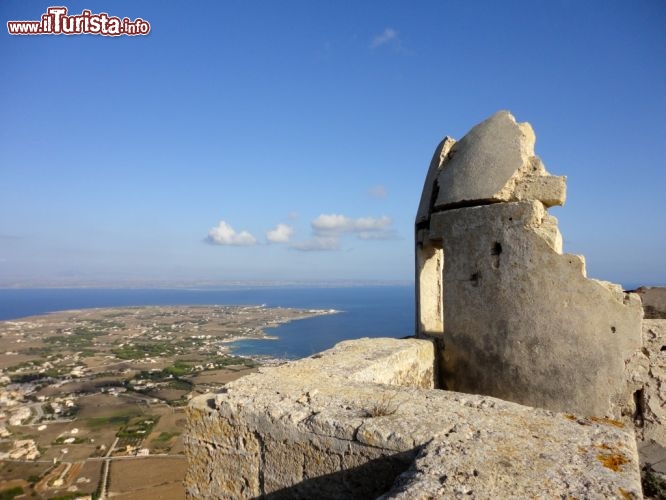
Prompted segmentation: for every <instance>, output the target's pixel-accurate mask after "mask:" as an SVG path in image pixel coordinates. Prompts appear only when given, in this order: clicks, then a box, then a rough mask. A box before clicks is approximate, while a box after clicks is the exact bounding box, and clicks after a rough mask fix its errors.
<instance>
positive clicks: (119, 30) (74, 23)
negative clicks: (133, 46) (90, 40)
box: [7, 7, 150, 36]
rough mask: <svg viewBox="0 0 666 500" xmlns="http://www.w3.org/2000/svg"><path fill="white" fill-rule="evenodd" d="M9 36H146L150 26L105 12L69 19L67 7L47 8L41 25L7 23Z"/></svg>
mask: <svg viewBox="0 0 666 500" xmlns="http://www.w3.org/2000/svg"><path fill="white" fill-rule="evenodd" d="M7 30H8V31H9V34H10V35H62V34H64V35H102V36H121V35H129V36H134V35H147V34H148V33H150V23H149V22H148V21H144V20H143V19H141V18H140V17H137V18H136V19H135V20H134V21H130V20H129V18H127V17H124V18H122V19H120V18H119V17H115V16H109V15H108V14H107V13H106V12H102V13H100V14H93V13H92V12H91V11H89V10H84V11H83V12H81V14H79V15H74V16H68V15H67V7H49V8H48V9H46V14H42V19H41V20H40V21H7Z"/></svg>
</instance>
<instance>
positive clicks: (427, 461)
mask: <svg viewBox="0 0 666 500" xmlns="http://www.w3.org/2000/svg"><path fill="white" fill-rule="evenodd" d="M387 340H388V339H387ZM373 342H374V340H373V341H367V340H364V341H361V342H359V344H360V345H363V346H364V348H365V349H370V350H371V351H372V352H380V351H382V350H385V349H384V347H385V346H386V344H387V342H386V340H385V339H378V340H377V349H372V347H373V346H372V343H373ZM350 343H351V344H353V342H350ZM350 343H345V345H343V346H341V347H340V348H334V349H331V350H329V351H326V352H324V353H322V356H318V357H315V358H310V359H306V360H301V361H297V362H294V363H291V364H289V365H287V366H284V367H280V368H277V369H267V370H265V371H263V372H262V373H259V374H255V375H251V376H248V377H245V378H243V379H240V380H238V381H236V382H233V383H230V384H229V385H228V386H227V391H226V392H225V393H224V394H219V395H216V396H214V397H213V396H201V397H200V398H197V399H195V400H193V401H192V403H191V404H190V408H189V410H188V412H189V417H190V422H189V429H190V430H189V434H188V437H187V439H186V443H187V452H188V457H189V458H190V471H188V478H187V481H186V488H187V492H188V495H189V497H191V498H195V497H196V498H247V497H254V496H261V495H265V496H268V497H270V498H313V497H316V498H323V499H326V498H330V499H333V498H359V499H360V498H374V497H377V496H380V495H381V494H386V495H387V498H393V497H396V498H410V497H415V498H424V497H426V496H427V494H430V493H432V494H433V495H435V496H442V495H443V496H445V497H446V496H455V495H456V494H458V493H460V492H462V491H463V490H464V491H467V490H471V491H474V492H475V494H476V496H477V497H480V498H484V495H485V497H487V498H490V497H491V496H493V495H494V496H495V498H505V497H511V496H516V494H517V495H518V496H523V494H525V495H527V494H528V493H529V494H531V495H538V494H542V493H543V492H544V491H546V492H547V494H548V495H549V496H558V497H559V496H562V497H567V496H568V495H578V496H580V497H581V498H586V497H597V496H604V495H606V494H608V493H609V492H619V491H620V488H622V490H623V491H626V492H627V494H628V495H634V496H638V495H640V483H639V474H638V465H637V464H638V462H637V455H636V447H635V441H634V437H633V432H632V430H631V429H627V428H624V426H623V424H622V423H619V422H614V421H610V420H604V419H596V420H594V419H591V420H586V419H581V418H578V417H575V416H573V415H564V414H556V413H551V412H549V411H545V410H539V409H534V408H529V407H525V406H521V405H518V404H514V403H509V402H506V401H501V400H498V399H495V398H492V397H487V396H476V395H469V394H460V393H454V392H446V391H440V390H433V389H420V388H418V387H405V386H394V385H387V384H379V383H376V382H366V381H356V380H352V379H350V378H349V377H347V376H346V375H345V373H344V372H337V371H334V374H333V375H331V373H330V372H328V373H327V371H326V370H325V369H324V367H329V366H330V364H329V363H330V362H331V361H330V360H331V359H337V360H338V362H339V363H340V365H345V363H347V362H348V361H349V359H346V354H345V353H350V355H351V359H354V363H359V365H357V370H359V371H361V372H363V371H364V369H367V366H364V363H367V364H369V365H372V366H375V368H378V365H379V364H381V360H380V358H381V356H376V355H375V356H373V355H371V356H368V358H369V359H368V360H364V359H363V358H362V357H355V356H356V352H357V351H356V349H353V348H352V347H353V346H350ZM396 343H397V344H396ZM400 343H404V344H405V347H406V350H407V351H409V350H411V349H412V347H411V346H412V345H413V344H414V341H407V340H401V341H399V340H395V339H393V340H388V344H395V345H393V348H392V349H390V350H388V354H386V357H384V360H385V364H387V365H388V366H387V367H386V369H382V370H379V369H377V373H383V374H384V375H383V376H384V377H386V378H387V379H389V380H392V379H394V377H393V376H392V375H391V374H390V373H389V372H390V370H389V369H388V368H389V367H390V364H391V362H392V360H393V359H395V353H396V349H397V350H399V348H398V346H399V345H400ZM382 346H384V347H382ZM317 364H321V367H322V368H321V369H320V371H319V373H320V375H321V376H319V377H312V376H311V375H312V374H313V373H314V372H315V371H316V365H317ZM324 374H326V376H324ZM293 415H298V417H295V418H293ZM216 419H218V420H220V421H222V422H224V423H222V424H220V425H217V426H216V425H212V422H211V421H212V420H216ZM202 421H205V422H207V423H206V424H205V425H202V424H201V422H202ZM211 430H215V432H219V431H222V432H223V433H229V432H231V433H232V434H235V435H236V437H235V438H232V439H229V438H227V437H225V438H223V439H222V440H221V441H220V442H218V436H217V435H216V434H209V435H208V434H206V433H207V432H209V431H211ZM248 436H252V437H253V439H254V442H256V443H257V445H258V448H259V451H258V453H254V452H252V453H249V454H248V453H247V450H254V449H255V448H254V447H253V446H245V449H244V450H243V449H242V448H240V447H239V448H238V449H236V450H234V448H233V447H229V443H240V442H242V441H243V439H246V438H247V437H248ZM202 450H206V451H205V452H204V451H202ZM417 455H418V456H419V459H418V460H417V461H416V462H415V463H414V462H413V460H414V459H415V458H416V457H417ZM246 461H247V463H245V462H246ZM410 464H411V466H412V469H410V470H409V471H407V469H408V468H409V467H410ZM406 471H407V472H406ZM535 471H536V472H535ZM403 472H404V473H405V474H403V475H402V476H401V474H402V473H403ZM398 477H399V479H398V482H397V483H396V487H395V488H394V489H391V488H392V485H393V483H394V481H395V480H396V478H398ZM442 478H447V479H446V480H444V481H443V482H442ZM414 484H415V485H416V486H413V485H414ZM421 491H422V492H424V493H423V494H421ZM486 492H488V494H486ZM517 492H518V493H517ZM490 493H492V495H491V494H490Z"/></svg>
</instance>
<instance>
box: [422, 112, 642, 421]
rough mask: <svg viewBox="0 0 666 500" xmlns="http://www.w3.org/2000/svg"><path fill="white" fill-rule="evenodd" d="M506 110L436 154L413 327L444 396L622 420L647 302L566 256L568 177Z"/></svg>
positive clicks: (630, 407)
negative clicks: (563, 211)
mask: <svg viewBox="0 0 666 500" xmlns="http://www.w3.org/2000/svg"><path fill="white" fill-rule="evenodd" d="M534 142H535V137H534V133H533V131H532V128H531V127H530V126H529V124H527V123H522V124H519V123H516V121H515V119H514V118H513V116H511V115H510V114H509V113H508V112H499V113H497V114H495V115H494V116H492V117H491V118H489V119H488V120H486V121H484V122H483V123H481V124H479V125H477V126H476V127H474V128H473V129H472V130H471V131H470V132H469V133H468V134H467V135H466V136H465V137H464V138H463V139H461V140H460V141H459V142H455V141H453V140H452V139H448V138H447V139H445V140H444V141H443V142H442V143H441V144H440V146H439V147H438V149H437V151H436V152H435V156H434V157H433V162H432V163H431V166H430V171H429V173H428V176H427V179H426V184H425V186H424V189H423V195H422V198H421V203H420V206H419V211H418V214H417V218H416V259H417V276H416V278H417V288H418V290H417V328H418V332H419V336H421V337H424V338H433V339H436V340H437V345H438V351H439V361H440V366H439V373H440V377H439V385H440V387H441V388H445V389H449V390H455V391H462V392H469V393H475V394H487V395H491V396H495V397H499V398H502V399H506V400H509V401H514V402H518V403H522V404H527V405H530V406H537V407H542V408H548V409H551V410H556V411H573V412H578V413H581V414H584V415H597V416H600V415H606V416H613V417H616V418H620V417H621V416H623V415H633V414H634V413H635V412H636V405H635V401H634V397H633V395H634V392H635V391H634V388H633V386H631V384H629V383H628V379H629V378H631V374H630V373H629V372H630V371H631V370H632V369H633V368H632V365H631V363H630V361H631V360H632V359H633V357H634V355H635V353H637V352H640V348H641V318H642V310H641V305H640V300H639V299H638V297H637V296H636V295H634V294H627V293H623V291H622V288H621V287H619V286H617V285H612V284H610V283H606V282H599V281H596V280H590V279H587V278H586V273H585V261H584V259H583V257H581V256H578V255H568V254H562V237H561V235H560V232H559V230H558V228H557V219H555V218H554V217H552V216H550V215H549V214H548V213H547V211H546V209H547V207H549V206H552V205H560V204H562V203H563V202H564V198H565V178H564V177H553V176H550V175H549V174H548V173H547V172H546V170H545V168H544V167H543V164H542V163H541V160H539V158H538V157H536V156H535V155H534Z"/></svg>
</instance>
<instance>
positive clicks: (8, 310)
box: [0, 285, 414, 359]
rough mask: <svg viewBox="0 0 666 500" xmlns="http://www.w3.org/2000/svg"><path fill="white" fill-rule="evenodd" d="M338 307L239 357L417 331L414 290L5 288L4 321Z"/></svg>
mask: <svg viewBox="0 0 666 500" xmlns="http://www.w3.org/2000/svg"><path fill="white" fill-rule="evenodd" d="M259 304H265V305H266V306H268V307H293V308H299V309H335V310H337V311H340V312H339V313H337V314H331V315H326V316H318V317H314V318H308V319H304V320H298V321H292V322H290V323H287V324H284V325H280V326H278V327H276V328H270V329H267V330H266V333H267V334H268V335H271V336H276V337H278V338H277V339H274V340H268V339H266V340H239V341H237V342H234V343H233V345H232V349H233V352H234V353H235V354H239V355H264V356H269V357H280V358H292V359H293V358H300V357H304V356H309V355H310V354H313V353H315V352H318V351H322V350H324V349H328V348H329V347H332V346H333V345H335V344H336V343H338V342H340V341H342V340H347V339H354V338H361V337H373V338H374V337H395V338H397V337H405V336H408V335H411V334H412V333H413V331H414V288H413V286H407V285H405V286H347V287H294V286H288V287H267V286H263V287H247V288H244V287H232V288H227V289H215V290H214V289H84V288H71V289H56V288H50V289H0V320H7V319H16V318H21V317H25V316H32V315H37V314H45V313H48V312H54V311H62V310H71V309H86V308H91V307H126V306H149V305H259Z"/></svg>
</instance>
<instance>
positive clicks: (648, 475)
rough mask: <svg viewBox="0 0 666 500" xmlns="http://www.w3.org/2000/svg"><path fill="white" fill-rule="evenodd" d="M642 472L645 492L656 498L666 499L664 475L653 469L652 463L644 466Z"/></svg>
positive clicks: (649, 496)
mask: <svg viewBox="0 0 666 500" xmlns="http://www.w3.org/2000/svg"><path fill="white" fill-rule="evenodd" d="M641 472H642V474H641V475H642V478H641V479H642V486H643V494H644V495H645V496H646V497H648V498H654V499H655V500H666V481H665V480H664V479H663V477H662V476H661V475H659V474H657V473H656V472H655V471H654V470H652V466H650V464H647V465H646V466H645V467H643V470H642V471H641Z"/></svg>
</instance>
